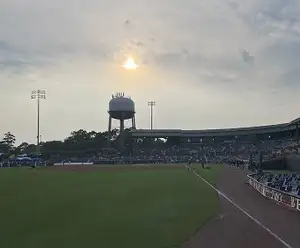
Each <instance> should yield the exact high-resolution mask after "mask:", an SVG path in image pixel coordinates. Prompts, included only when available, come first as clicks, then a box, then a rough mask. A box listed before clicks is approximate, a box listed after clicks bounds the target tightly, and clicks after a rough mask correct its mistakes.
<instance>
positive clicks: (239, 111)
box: [0, 0, 300, 141]
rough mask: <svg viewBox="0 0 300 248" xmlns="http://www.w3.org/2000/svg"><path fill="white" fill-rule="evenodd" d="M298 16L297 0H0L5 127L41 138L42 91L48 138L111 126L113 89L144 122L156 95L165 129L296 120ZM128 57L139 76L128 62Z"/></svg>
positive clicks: (0, 103) (0, 107) (159, 123)
mask: <svg viewBox="0 0 300 248" xmlns="http://www.w3.org/2000/svg"><path fill="white" fill-rule="evenodd" d="M299 16H300V2H299V1H297V0H287V1H280V0H264V1H261V0H253V1H239V2H237V1H231V0H230V1H226V0H210V1H196V0H188V1H187V2H183V1H179V0H165V1H158V0H154V1H146V0H130V1H126V3H125V2H124V1H121V0H111V1H97V0H87V1H80V0H65V1H58V0H54V1H46V0H27V1H26V3H25V2H22V1H19V0H2V1H1V2H0V84H1V92H0V111H1V112H2V113H5V114H4V116H3V121H2V122H1V124H0V132H3V133H4V132H6V131H8V130H10V131H12V132H14V133H16V135H17V137H19V138H18V139H20V140H28V141H34V137H35V130H34V129H35V128H34V127H35V122H34V121H32V120H34V119H35V105H34V104H33V103H32V102H31V101H29V102H28V96H29V94H30V92H31V90H32V89H36V88H43V89H46V90H47V94H48V97H47V98H48V99H47V101H45V102H43V105H42V110H43V114H42V116H43V118H42V123H41V127H42V129H43V130H42V133H43V136H44V139H60V138H64V136H66V135H68V133H69V132H70V131H72V130H73V129H76V128H86V129H95V130H97V131H100V130H104V129H106V126H107V115H106V112H107V102H108V101H109V96H110V95H111V93H112V92H116V91H125V92H126V93H127V94H130V95H131V96H132V97H133V99H135V100H136V106H137V114H138V118H137V119H138V122H137V124H138V127H144V128H145V127H148V112H147V111H148V110H147V106H146V105H147V104H146V103H147V101H148V100H155V101H156V102H157V107H156V111H157V112H156V119H155V120H156V123H155V126H156V127H161V128H172V127H178V128H191V129H197V128H206V127H225V126H226V127H228V126H249V125H258V124H268V123H274V122H281V121H288V120H289V119H292V118H294V117H295V116H294V115H295V112H296V111H297V109H296V107H295V106H297V105H298V104H300V102H299V100H298V98H297V97H296V96H295V94H294V92H295V90H294V89H295V87H297V85H298V81H297V78H299V77H298V76H299V75H298V71H299V70H298V69H299V68H300V64H299V58H298V54H299V53H300V45H299V44H300V18H299ZM16 17H18V18H16ZM127 54H132V55H133V56H134V57H135V58H136V60H137V62H138V64H139V65H140V68H139V69H138V70H137V71H136V72H134V73H132V72H128V71H124V70H122V68H121V67H120V65H121V63H122V62H123V60H124V56H125V55H127ZM249 65H251V66H249ZM291 86H292V87H291ZM293 87H294V88H293ZM292 88H293V89H292ZM258 89H259V90H258ZM274 92H275V93H276V94H275V93H274ZM8 96H9V100H10V103H11V104H10V111H7V104H6V101H8ZM148 98H149V99H148ZM178 99H179V100H180V101H179V100H178ZM278 99H281V100H280V103H279V101H278ZM178 101H179V102H180V104H179V103H178ZM282 103H284V105H283V104H282ZM282 106H284V107H282ZM175 109H176V115H174V117H172V118H168V115H169V114H170V113H172V112H174V111H175ZM274 109H275V110H274ZM79 111H80V113H81V114H79ZM24 113H27V115H28V118H25V120H24V121H22V123H20V122H19V121H18V119H19V115H20V114H24ZM66 113H68V114H66ZM177 113H178V114H177ZM194 113H198V114H196V115H195V114H194ZM266 113H267V114H266Z"/></svg>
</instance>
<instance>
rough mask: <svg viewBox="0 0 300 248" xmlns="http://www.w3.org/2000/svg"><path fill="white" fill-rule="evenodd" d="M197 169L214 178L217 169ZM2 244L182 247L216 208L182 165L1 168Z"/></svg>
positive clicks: (213, 197) (16, 247) (8, 247)
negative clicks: (79, 169) (90, 169)
mask: <svg viewBox="0 0 300 248" xmlns="http://www.w3.org/2000/svg"><path fill="white" fill-rule="evenodd" d="M196 169H197V171H199V172H200V173H201V174H202V175H203V176H204V177H205V178H206V179H208V180H209V181H211V182H213V183H214V182H215V179H216V174H217V172H218V170H219V167H212V169H211V170H205V171H203V170H201V168H200V167H198V166H197V168H196ZM0 196H1V197H0V247H5V248H20V247H22V248H35V247H39V248H41V247H42V248H48V247H49V248H50V247H51V248H53V247H56V248H60V247H62V248H68V247H72V248H76V247H78V248H79V247H80V248H82V247H106V248H120V247H122V248H171V247H172V248H175V247H181V245H182V244H183V243H184V241H185V240H186V239H187V238H188V237H189V236H191V235H192V234H193V233H194V232H195V231H196V230H197V229H198V228H199V227H200V226H201V225H203V224H204V223H205V221H207V220H208V219H209V217H210V216H212V215H213V214H214V213H216V211H217V210H218V206H219V203H218V202H219V200H218V196H217V194H216V193H215V192H214V191H213V190H212V189H210V188H209V187H208V186H207V185H206V184H205V183H203V182H202V181H201V180H199V178H197V177H196V176H195V175H194V174H193V173H190V172H188V171H187V170H185V169H184V168H182V169H172V168H169V169H155V170H142V169H129V170H128V171H127V170H125V171H124V170H123V171H96V172H94V171H93V172H66V171H53V170H47V169H43V168H42V169H37V170H36V171H32V170H31V169H28V168H3V169H0Z"/></svg>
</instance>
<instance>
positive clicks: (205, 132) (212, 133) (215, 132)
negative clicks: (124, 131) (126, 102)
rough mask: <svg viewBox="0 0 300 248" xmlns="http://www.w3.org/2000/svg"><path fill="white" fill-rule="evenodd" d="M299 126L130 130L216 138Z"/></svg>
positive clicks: (150, 134) (145, 134)
mask: <svg viewBox="0 0 300 248" xmlns="http://www.w3.org/2000/svg"><path fill="white" fill-rule="evenodd" d="M298 123H299V124H300V118H298V119H295V120H293V121H291V122H288V123H282V124H275V125H267V126H254V127H238V128H223V129H202V130H182V129H153V130H150V129H137V130H132V136H133V137H170V136H181V137H216V136H228V135H230V136H240V135H261V134H267V135H268V134H269V135H272V134H274V133H279V132H285V131H292V130H294V129H295V128H296V127H295V125H296V124H298Z"/></svg>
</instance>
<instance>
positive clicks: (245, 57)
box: [242, 50, 254, 64]
mask: <svg viewBox="0 0 300 248" xmlns="http://www.w3.org/2000/svg"><path fill="white" fill-rule="evenodd" d="M242 58H243V61H244V62H245V63H247V64H252V63H253V62H254V56H252V55H250V52H248V51H247V50H243V51H242Z"/></svg>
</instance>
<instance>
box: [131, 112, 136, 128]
mask: <svg viewBox="0 0 300 248" xmlns="http://www.w3.org/2000/svg"><path fill="white" fill-rule="evenodd" d="M132 129H136V125H135V115H134V116H133V117H132Z"/></svg>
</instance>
